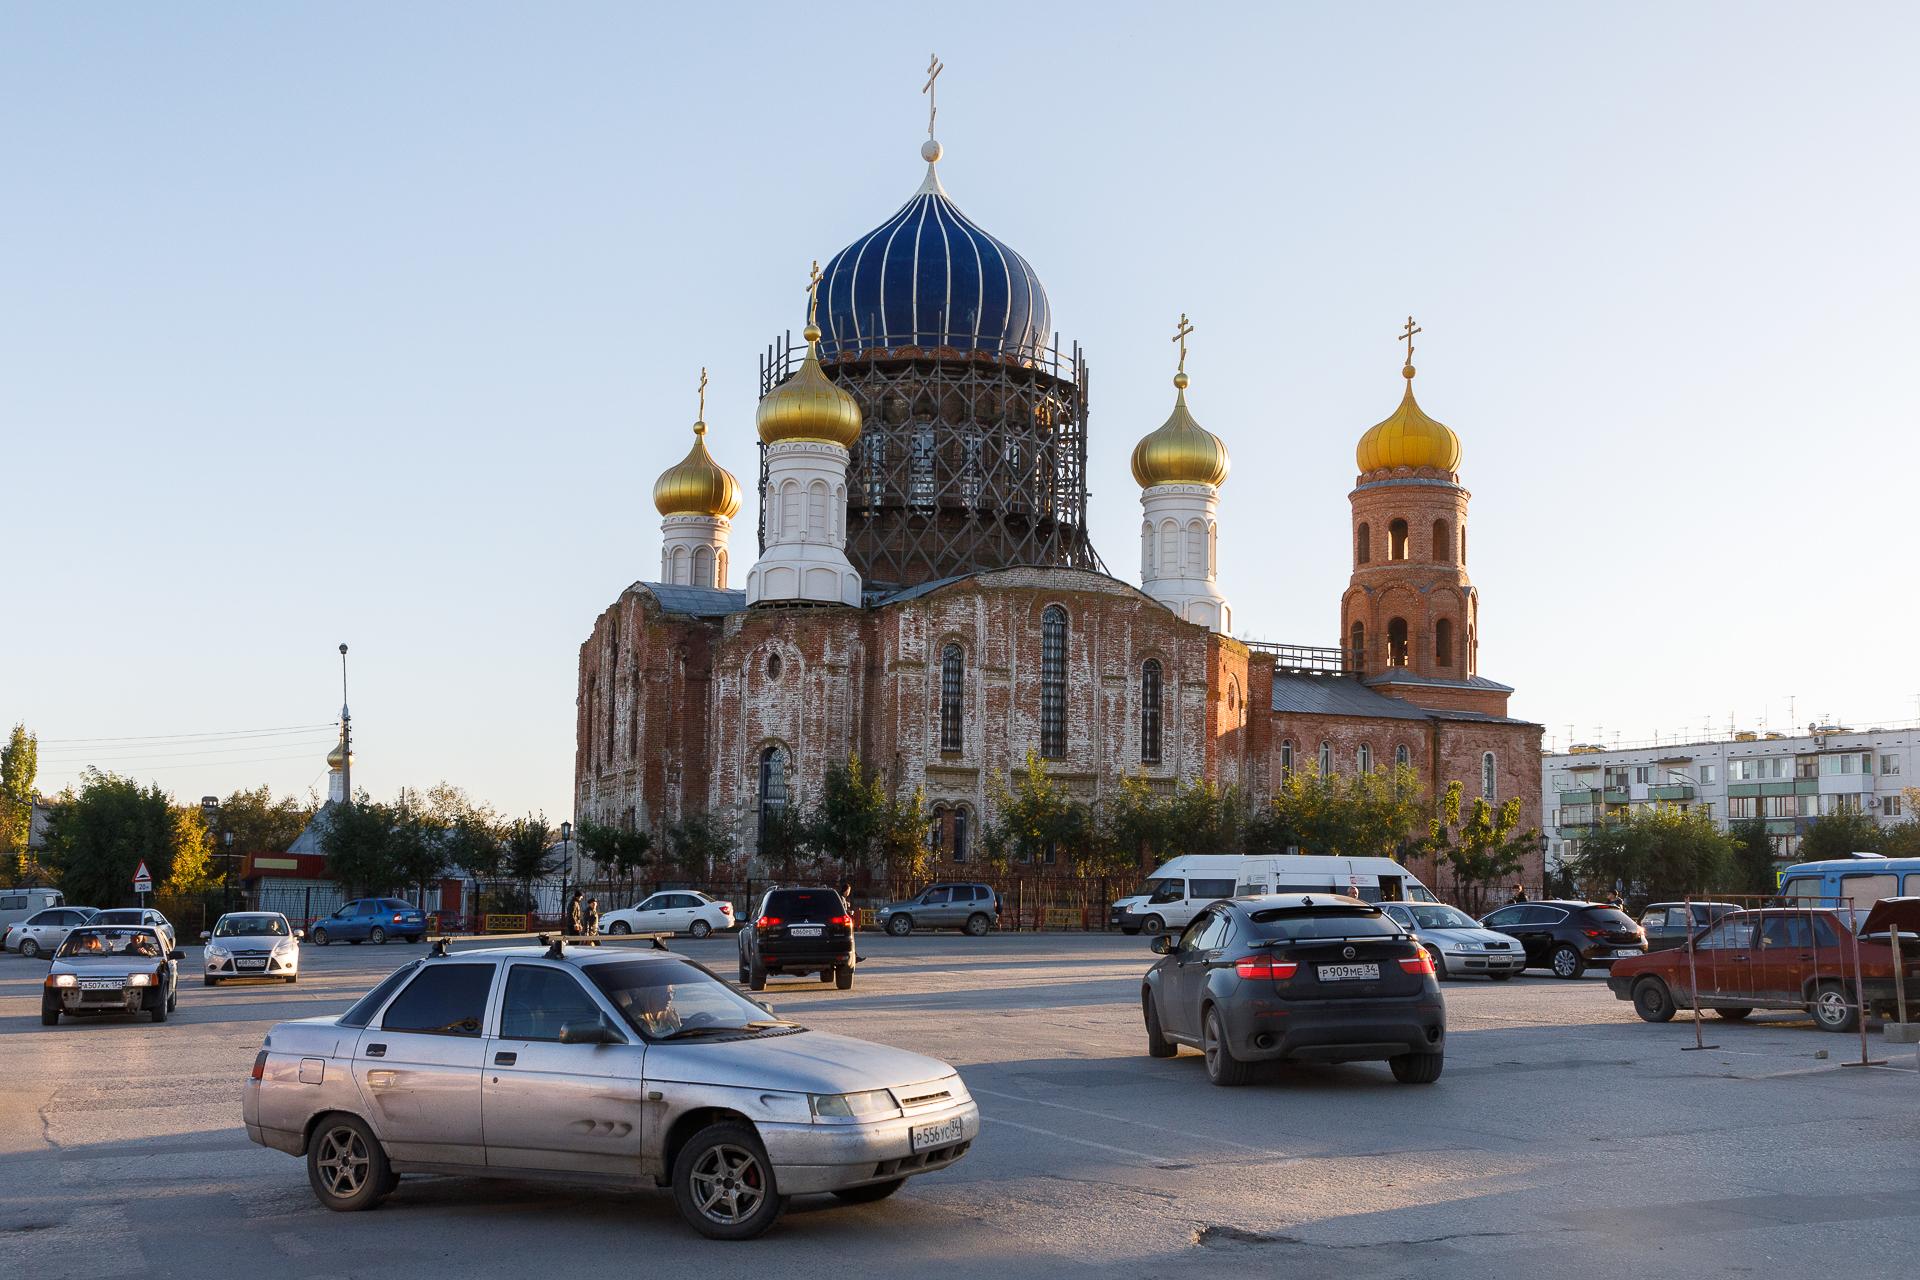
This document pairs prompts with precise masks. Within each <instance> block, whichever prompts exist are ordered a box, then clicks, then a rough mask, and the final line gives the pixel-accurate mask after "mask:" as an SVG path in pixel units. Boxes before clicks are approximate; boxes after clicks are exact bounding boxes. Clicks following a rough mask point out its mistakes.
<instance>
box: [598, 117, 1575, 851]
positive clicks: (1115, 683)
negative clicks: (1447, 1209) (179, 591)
mask: <svg viewBox="0 0 1920 1280" xmlns="http://www.w3.org/2000/svg"><path fill="white" fill-rule="evenodd" d="M929 132H930V134H931V130H930V131H929ZM921 155H922V158H923V159H924V160H925V161H926V166H927V168H926V177H925V180H924V181H923V182H922V183H921V185H920V188H919V190H917V191H915V192H914V193H913V195H912V196H911V197H910V198H909V199H908V200H907V202H906V203H905V204H904V205H902V206H901V207H900V208H899V210H898V211H897V212H895V213H894V214H893V215H892V216H891V217H890V218H888V219H887V220H886V221H885V222H883V223H881V224H880V225H879V226H878V227H876V228H875V229H873V230H872V231H869V232H867V233H866V234H864V235H862V236H860V237H858V238H857V239H855V240H853V241H852V242H851V243H850V244H848V245H847V247H846V248H844V249H842V250H841V251H840V252H839V253H838V254H836V255H834V257H832V258H831V259H830V260H829V261H828V263H827V266H826V269H825V270H824V272H822V271H820V270H819V269H818V268H817V266H816V270H815V279H814V285H813V288H812V289H811V290H810V292H809V305H808V313H807V315H806V326H805V328H804V330H803V331H802V335H801V337H802V340H801V342H799V343H797V344H796V343H793V342H791V341H790V340H787V339H782V340H780V341H777V342H775V343H774V344H772V345H771V346H769V347H768V348H767V350H766V352H765V353H764V354H763V356H762V359H761V375H760V382H761V387H760V389H761V400H760V404H759V409H758V411H757V413H756V416H755V427H756V429H757V431H758V433H759V441H760V466H759V476H758V498H759V502H758V525H757V527H756V528H755V529H754V531H753V533H754V541H753V545H752V553H753V559H752V561H751V563H750V564H749V566H748V567H747V570H746V572H745V574H744V575H741V574H740V573H739V572H738V567H737V566H736V565H735V564H734V562H733V556H734V548H733V534H734V528H733V522H734V519H735V518H736V517H737V516H738V515H739V514H740V511H741V507H742V501H741V499H742V493H741V485H740V483H739V481H738V480H737V479H736V478H735V477H734V476H732V475H731V474H729V473H728V472H727V471H726V470H724V469H723V468H721V467H720V466H719V465H718V464H717V463H716V462H715V461H714V459H713V457H712V455H711V454H710V453H709V452H708V449H707V444H706V432H707V424H706V423H705V422H704V421H696V422H695V423H694V424H693V441H692V445H691V448H690V449H689V450H688V452H687V455H686V457H685V458H683V459H681V460H680V461H679V462H677V463H675V464H674V465H673V466H671V467H669V468H667V470H666V471H665V472H663V473H662V474H661V476H660V478H659V480H658V482H657V483H656V484H655V485H654V490H653V498H654V504H655V506H656V507H658V509H659V512H660V517H661V525H660V530H661V552H660V569H659V574H658V578H657V580H654V581H639V582H635V583H634V584H633V585H631V586H629V587H627V588H626V589H624V590H623V591H621V592H620V593H619V596H618V597H617V598H616V599H615V600H614V601H613V603H612V604H611V605H609V606H608V607H607V609H606V610H605V611H604V612H603V613H601V614H600V616H599V617H598V618H597V619H596V620H595V621H594V624H593V627H592V630H591V632H590V634H589V635H588V636H587V638H586V640H585V642H584V643H583V644H582V645H581V646H580V651H579V683H578V693H577V725H576V734H577V745H576V755H575V765H574V776H575V799H574V805H575V808H574V813H575V815H576V816H579V817H586V818H592V819H594V820H597V821H601V822H606V823H611V824H615V825H624V826H629V827H638V828H644V829H647V830H649V831H652V832H653V833H654V834H655V837H656V839H658V838H659V837H660V835H661V833H662V832H663V830H664V829H665V828H666V827H667V826H669V825H670V824H672V823H674V822H677V821H679V820H680V819H681V818H683V817H684V816H686V815H689V814H693V813H701V812H709V813H711V814H713V815H715V816H716V817H717V818H718V819H720V820H721V821H722V822H723V823H724V824H725V825H726V826H727V827H728V828H729V829H730V830H732V831H733V833H734V834H735V836H736V838H737V840H738V841H739V844H740V847H741V849H742V851H743V852H745V853H747V854H749V855H752V854H754V853H755V852H756V851H757V849H758V847H759V843H760V836H761V832H762V830H763V828H764V825H765V823H766V821H767V819H768V817H769V816H770V815H772V814H774V813H776V812H778V811H779V810H781V809H783V808H784V807H786V806H789V805H794V804H802V803H806V802H808V801H809V800H810V798H811V797H812V796H813V795H816V794H818V788H819V787H820V786H821V784H822V781H823V778H824V775H825V772H826V770H827V768H828V767H829V766H831V765H833V764H836V763H839V762H843V761H845V760H846V758H847V757H848V755H849V754H853V753H858V754H859V756H860V758H861V759H862V760H863V761H864V762H866V763H867V764H868V765H870V766H875V767H878V768H879V769H880V770H881V771H882V772H883V773H884V775H885V777H886V779H887V781H888V783H889V785H891V786H892V787H893V788H895V789H896V790H897V791H899V792H903V793H911V791H912V790H913V789H914V788H916V787H918V788H922V789H923V790H924V793H925V796H926V799H927V804H928V808H929V813H928V821H929V837H928V838H929V840H930V842H931V843H932V844H933V845H934V846H935V848H936V849H937V856H938V858H939V860H940V862H939V864H938V865H939V870H940V872H941V873H942V874H963V873H964V868H965V864H967V863H968V862H969V861H970V860H972V859H973V858H975V857H976V856H977V851H976V845H977V839H978V832H979V828H980V824H981V823H982V822H983V821H984V820H986V819H988V818H990V817H991V814H990V811H989V803H990V802H989V786H988V784H989V779H990V778H991V777H992V775H994V774H995V773H996V772H997V773H999V774H1001V775H1003V776H1004V777H1006V778H1007V779H1008V780H1010V781H1011V780H1013V779H1015V778H1017V777H1018V776H1019V775H1020V774H1021V773H1022V772H1023V771H1024V769H1025V768H1026V761H1027V757H1028V753H1029V752H1032V753H1034V754H1036V755H1038V756H1039V757H1040V758H1042V759H1043V760H1045V761H1046V762H1047V769H1048V772H1049V774H1050V776H1052V777H1053V778H1055V779H1056V780H1058V781H1060V782H1061V783H1063V784H1064V785H1065V786H1066V787H1067V788H1068V789H1069V790H1071V791H1072V792H1073V793H1075V794H1076V795H1078V796H1080V797H1081V798H1083V799H1085V800H1087V801H1090V802H1091V801H1094V800H1097V799H1098V798H1099V797H1101V796H1102V795H1104V794H1107V793H1109V792H1111V791H1112V790H1114V789H1115V788H1117V787H1118V785H1119V784H1120V782H1121V780H1122V779H1123V778H1126V777H1129V776H1138V777H1145V778H1146V779H1148V780H1149V782H1150V784H1151V785H1153V786H1155V787H1156V788H1160V789H1164V790H1169V791H1170V790H1172V789H1173V788H1174V787H1175V786H1176V785H1178V784H1179V783H1180V782H1182V781H1185V780H1199V779H1204V780H1207V781H1211V782H1214V783H1217V784H1220V785H1229V784H1230V785H1234V786H1237V787H1239V788H1241V789H1242V790H1243V791H1244V792H1246V793H1247V794H1248V795H1249V796H1251V797H1253V798H1255V799H1258V798H1260V797H1262V796H1265V795H1268V794H1271V792H1272V790H1273V789H1274V787H1275V786H1276V785H1278V783H1279V782H1280V780H1281V779H1282V778H1283V777H1285V776H1286V775H1287V774H1288V773H1289V772H1291V771H1293V770H1298V769H1308V770H1312V769H1318V770H1319V771H1321V772H1322V773H1332V772H1336V771H1338V772H1348V771H1353V770H1373V769H1382V768H1388V767H1391V766H1392V765H1394V764H1406V765H1411V766H1412V767H1414V768H1415V769H1417V770H1418V771H1419V772H1420V774H1421V775H1422V776H1423V778H1425V779H1427V780H1428V783H1429V786H1430V787H1431V788H1432V789H1433V790H1434V791H1435V792H1436V793H1437V792H1438V791H1439V790H1440V789H1442V788H1444V786H1445V785H1446V784H1447V783H1448V782H1449V781H1453V780H1458V781H1460V782H1462V783H1463V784H1464V785H1465V787H1466V793H1467V795H1468V796H1469V797H1472V796H1482V795H1484V796H1487V797H1490V798H1492V799H1494V800H1495V801H1505V800H1507V799H1508V798H1510V797H1515V796H1517V797H1519V798H1520V799H1521V802H1522V808H1523V817H1522V825H1523V827H1524V826H1532V827H1538V826H1539V825H1540V817H1541V815H1540V791H1539V787H1540V737H1541V728H1540V726H1538V725H1536V724H1532V723H1528V722H1526V721H1523V720H1518V719H1514V718H1512V717H1509V716H1508V715H1507V700H1508V696H1509V695H1510V694H1511V693H1512V690H1511V689H1510V688H1509V687H1508V686H1506V685H1503V684H1499V683H1496V682H1495V681H1493V680H1490V679H1488V678H1486V677H1485V676H1482V675H1481V674H1480V673H1479V670H1478V661H1477V652H1478V641H1479V623H1480V597H1479V593H1478V591H1477V590H1476V589H1475V588H1474V586H1473V584H1472V582H1471V580H1470V579H1469V578H1468V575H1467V501H1468V493H1467V490H1466V489H1465V488H1464V487H1463V486H1462V484H1461V479H1460V462H1461V445H1460V438H1459V436H1458V435H1456V434H1455V433H1454V432H1453V431H1452V430H1451V429H1449V428H1448V427H1446V426H1444V425H1442V424H1441V423H1439V422H1437V421H1435V420H1434V419H1433V418H1431V417H1429V416H1428V415H1427V414H1426V412H1425V411H1424V410H1423V409H1422V408H1421V407H1420V405H1419V403H1418V402H1417V401H1416V400H1415V398H1414V391H1413V379H1414V368H1413V364H1412V353H1413V345H1412V335H1413V334H1414V333H1416V332H1418V330H1417V328H1416V327H1415V326H1414V324H1413V322H1412V321H1411V320H1409V321H1408V324H1407V334H1406V338H1407V344H1408V345H1407V363H1406V365H1405V367H1404V368H1403V369H1402V370H1401V373H1402V374H1403V376H1404V379H1405V387H1404V390H1403V392H1402V395H1401V399H1400V403H1399V407H1398V408H1396V409H1395V410H1394V411H1393V413H1392V414H1391V415H1390V416H1388V417H1387V418H1386V420H1385V421H1382V422H1380V423H1379V424H1377V425H1376V426H1374V427H1372V428H1371V429H1370V430H1367V431H1366V432H1365V433H1364V434H1362V435H1361V436H1360V439H1359V444H1358V449H1357V453H1356V469H1357V479H1356V480H1355V481H1354V484H1353V488H1352V491H1351V493H1350V494H1349V500H1350V503H1351V507H1352V537H1351V539H1350V546H1351V549H1352V563H1351V567H1350V577H1349V582H1348V586H1347V588H1346V591H1345V592H1344V594H1343V595H1342V596H1341V597H1340V600H1339V615H1340V618H1339V626H1340V630H1339V632H1338V637H1339V639H1338V640H1337V642H1336V643H1335V644H1333V645H1329V646H1324V647H1321V646H1310V645H1274V644H1265V643H1257V642H1252V641H1245V640H1238V639H1235V638H1234V637H1233V635H1232V631H1233V628H1234V624H1235V618H1234V613H1233V608H1232V606H1231V604H1230V603H1229V601H1228V599H1227V597H1226V594H1225V592H1224V591H1223V590H1222V588H1221V585H1220V582H1219V579H1218V575H1217V554H1216V552H1217V547H1218V543H1219V537H1220V525H1219V499H1220V491H1221V489H1222V487H1223V486H1224V485H1225V484H1226V483H1227V479H1228V470H1229V459H1228V452H1227V447H1226V445H1225V443H1224V442H1223V441H1222V440H1221V439H1220V438H1219V437H1218V436H1216V435H1214V434H1213V433H1212V432H1210V431H1208V430H1207V429H1206V428H1205V427H1203V426H1202V425H1201V424H1200V423H1199V422H1198V421H1197V420H1196V418H1195V417H1194V414H1193V412H1192V410H1191V409H1190V408H1189V406H1188V403H1187V393H1188V390H1189V382H1188V378H1187V374H1186V371H1185V351H1186V345H1185V335H1186V333H1187V332H1189V331H1190V326H1189V325H1188V324H1187V323H1186V318H1185V317H1184V316H1183V317H1181V327H1180V332H1179V334H1178V335H1177V337H1178V341H1179V342H1180V353H1181V358H1180V364H1179V371H1178V372H1176V374H1175V375H1174V379H1173V383H1174V398H1173V407H1172V412H1171V413H1170V414H1169V415H1168V417H1167V419H1166V421H1165V422H1164V423H1163V424H1162V425H1161V426H1160V427H1159V428H1158V429H1157V430H1154V431H1152V432H1150V433H1148V434H1147V435H1146V436H1145V438H1143V439H1141V440H1140V441H1139V442H1138V443H1137V444H1136V445H1135V447H1134V450H1133V457H1132V462H1133V477H1134V479H1135V480H1136V481H1137V482H1138V484H1139V486H1140V506H1141V524H1140V566H1139V582H1138V585H1135V584H1134V583H1132V582H1128V581H1125V580H1123V579H1122V578H1120V577H1117V576H1115V575H1114V574H1113V573H1112V572H1110V571H1109V570H1108V568H1107V567H1106V565H1105V564H1104V562H1103V561H1102V560H1101V558H1100V556H1099V555H1097V554H1096V553H1095V551H1094V548H1093V546H1092V544H1091V542H1090V541H1089V539H1088V535H1087V526H1086V515H1087V489H1086V462H1087V450H1088V447H1089V434H1088V415H1087V365H1086V361H1085V359H1084V357H1083V355H1082V353H1081V351H1080V349H1079V348H1078V346H1077V345H1075V346H1072V347H1064V348H1063V347H1062V345H1061V341H1060V339H1059V337H1058V335H1057V334H1055V333H1054V332H1053V330H1052V315H1051V309H1050V306H1049V303H1048V300H1047V295H1046V291H1045V290H1044V289H1043V288H1042V287H1041V284H1040V278H1039V275H1038V274H1037V273H1036V272H1035V270H1034V269H1033V267H1032V266H1031V265H1030V264H1029V263H1028V262H1027V261H1026V259H1024V258H1022V257H1021V256H1020V255H1019V254H1018V253H1016V252H1015V251H1014V250H1013V249H1011V248H1009V247H1008V246H1007V245H1005V244H1003V243H1001V242H1000V241H999V240H997V239H996V238H994V237H993V236H992V235H990V234H989V233H987V232H986V231H984V230H982V229H981V227H980V226H979V225H978V224H976V223H975V222H974V221H973V220H972V219H970V218H969V217H967V215H966V214H964V213H962V212H961V210H960V208H959V207H958V206H957V205H956V204H955V202H954V201H953V199H952V198H951V197H950V196H949V195H948V194H947V192H946V190H945V189H944V188H943V187H942V185H941V182H940V177H939V172H938V164H939V160H940V155H941V150H940V144H939V143H938V142H936V141H934V140H933V139H932V137H931V136H929V139H928V141H927V143H926V145H925V146H924V147H923V148H922V151H921ZM701 385H702V387H703V389H704V386H705V374H704V371H703V373H702V384H701ZM703 403H704V396H703ZM701 416H702V417H703V418H704V416H705V415H704V409H703V412H702V415H701ZM736 581H738V582H739V583H740V585H738V586H736V585H735V583H736ZM1416 870H1417V871H1420V872H1421V874H1422V875H1423V878H1427V879H1428V883H1435V881H1434V880H1433V879H1432V878H1431V877H1432V869H1431V868H1416ZM1524 878H1525V879H1526V880H1527V881H1528V882H1529V883H1538V882H1539V878H1540V868H1539V866H1538V855H1537V854H1536V855H1534V859H1533V862H1532V864H1531V865H1530V866H1529V867H1528V868H1527V870H1526V872H1525V873H1524ZM1436 887H1441V888H1444V887H1445V886H1444V884H1439V885H1436Z"/></svg>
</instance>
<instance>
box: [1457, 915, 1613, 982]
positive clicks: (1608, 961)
mask: <svg viewBox="0 0 1920 1280" xmlns="http://www.w3.org/2000/svg"><path fill="white" fill-rule="evenodd" d="M1480 923H1481V924H1484V925H1485V926H1487V928H1489V929H1497V930H1499V931H1500V932H1501V933H1504V934H1507V935H1508V936H1510V937H1513V938H1517V939H1519V941H1520V945H1521V946H1522V947H1524V948H1526V952H1527V967H1528V968H1530V969H1542V968H1544V969H1551V970H1553V975H1554V977H1556V978H1577V977H1579V976H1580V975H1581V974H1583V973H1585V972H1586V971H1587V966H1588V965H1592V966H1593V967H1594V968H1596V969H1611V968H1613V962H1614V961H1615V960H1624V959H1625V958H1626V957H1628V956H1638V955H1644V954H1646V950H1647V935H1646V934H1645V933H1643V932H1641V929H1640V926H1639V925H1637V924H1635V923H1634V922H1633V917H1632V916H1630V915H1628V914H1627V913H1626V912H1624V911H1620V910H1618V909H1616V908H1614V907H1610V906H1608V905H1607V904H1606V903H1604V902H1576V901H1571V900H1549V901H1546V902H1516V903H1514V904H1513V905H1512V906H1510V907H1502V908H1500V909H1499V910H1498V911H1495V912H1494V913H1493V914H1491V915H1488V916H1483V917H1482V918H1481V920H1480Z"/></svg>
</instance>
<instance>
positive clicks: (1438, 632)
mask: <svg viewBox="0 0 1920 1280" xmlns="http://www.w3.org/2000/svg"><path fill="white" fill-rule="evenodd" d="M1433 660H1434V661H1435V662H1437V663H1439V664H1440V665H1441V666H1443V667H1450V666H1452V665H1453V620H1452V619H1451V618H1442V619H1440V621H1438V622H1436V623H1434V624H1433Z"/></svg>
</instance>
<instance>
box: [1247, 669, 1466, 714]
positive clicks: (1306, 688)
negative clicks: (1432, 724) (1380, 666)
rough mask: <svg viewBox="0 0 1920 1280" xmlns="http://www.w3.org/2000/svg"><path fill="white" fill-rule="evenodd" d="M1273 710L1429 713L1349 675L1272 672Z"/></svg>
mask: <svg viewBox="0 0 1920 1280" xmlns="http://www.w3.org/2000/svg"><path fill="white" fill-rule="evenodd" d="M1273 709H1274V710H1275V711H1294V712H1298V713H1300V714H1301V715H1309V716H1376V717H1378V718H1380V719H1383V720H1425V719H1428V718H1429V716H1430V714H1431V713H1430V712H1427V711H1424V710H1422V709H1421V708H1419V707H1416V706H1414V705H1413V704H1412V703H1411V702H1402V701H1401V700H1400V699H1398V698H1389V697H1388V696H1387V695H1386V694H1384V693H1375V692H1374V691H1373V690H1372V689H1369V688H1367V686H1366V685H1364V684H1361V683H1360V682H1359V681H1358V680H1355V679H1353V678H1352V677H1350V676H1310V675H1295V674H1291V673H1288V672H1281V671H1276V672H1274V675H1273Z"/></svg>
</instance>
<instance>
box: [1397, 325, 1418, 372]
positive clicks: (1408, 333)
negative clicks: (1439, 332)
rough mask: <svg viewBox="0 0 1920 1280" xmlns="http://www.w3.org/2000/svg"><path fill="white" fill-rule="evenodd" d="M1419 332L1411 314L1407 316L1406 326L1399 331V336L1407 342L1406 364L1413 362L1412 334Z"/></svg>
mask: <svg viewBox="0 0 1920 1280" xmlns="http://www.w3.org/2000/svg"><path fill="white" fill-rule="evenodd" d="M1419 332H1421V329H1420V326H1419V325H1417V324H1415V323H1414V322H1413V317H1412V316H1408V317H1407V323H1406V327H1405V328H1404V329H1402V330H1401V332H1400V336H1401V338H1403V339H1404V340H1405V341H1406V344H1407V363H1408V364H1412V363H1413V335H1414V334H1416V333H1419Z"/></svg>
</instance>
